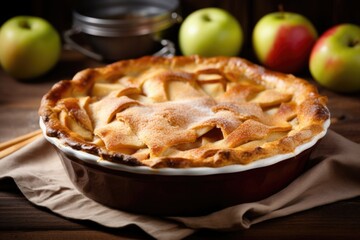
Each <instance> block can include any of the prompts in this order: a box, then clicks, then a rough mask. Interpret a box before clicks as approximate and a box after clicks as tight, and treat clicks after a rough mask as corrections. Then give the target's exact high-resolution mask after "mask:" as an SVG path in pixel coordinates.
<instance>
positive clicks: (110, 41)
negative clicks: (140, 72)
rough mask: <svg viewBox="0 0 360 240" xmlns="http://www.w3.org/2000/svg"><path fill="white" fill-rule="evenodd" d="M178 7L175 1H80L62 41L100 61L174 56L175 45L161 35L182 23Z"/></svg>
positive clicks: (176, 0)
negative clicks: (148, 56) (145, 56)
mask: <svg viewBox="0 0 360 240" xmlns="http://www.w3.org/2000/svg"><path fill="white" fill-rule="evenodd" d="M178 5H179V2H178V0H167V1H164V0H132V1H130V0H102V1H100V0H97V1H96V0H90V1H81V2H80V3H79V5H78V6H77V7H76V8H75V9H74V11H73V26H72V29H69V30H67V31H65V33H64V39H65V42H66V43H67V44H68V46H70V47H71V48H73V49H75V50H77V51H79V52H81V53H82V54H84V55H86V56H88V57H91V58H94V59H96V60H99V61H116V60H121V59H129V58H137V57H140V56H143V55H161V56H173V55H175V47H174V44H173V43H172V42H171V41H170V40H167V39H163V35H164V33H165V31H167V30H168V29H169V28H170V27H171V26H172V25H174V24H175V23H179V22H181V17H180V15H179V14H178V13H177V12H176V11H177V9H178Z"/></svg>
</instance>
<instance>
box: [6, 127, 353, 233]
mask: <svg viewBox="0 0 360 240" xmlns="http://www.w3.org/2000/svg"><path fill="white" fill-rule="evenodd" d="M359 157H360V147H359V144H356V143H354V142H351V141H349V140H347V139H346V138H344V137H342V136H340V135H339V134H337V133H335V132H333V131H331V130H330V131H329V132H328V134H327V135H326V136H325V137H324V139H322V141H321V142H320V144H319V145H318V147H317V149H316V150H315V151H314V152H313V154H312V156H311V160H310V164H311V168H309V169H308V170H307V171H306V172H305V173H304V174H302V175H301V176H300V177H298V178H297V179H296V180H295V181H293V182H292V183H291V184H290V185H289V186H287V187H286V188H285V189H283V190H282V191H280V192H278V193H276V194H274V195H273V196H271V197H269V198H266V199H264V200H261V201H258V202H252V203H245V204H240V205H237V206H233V207H229V208H226V209H223V210H221V211H217V212H214V213H212V214H210V215H206V216H201V217H172V218H159V217H152V216H145V215H137V214H132V213H127V212H124V211H119V210H114V209H110V208H107V207H105V206H103V205H101V204H99V203H96V202H94V201H92V200H91V199H89V198H87V197H85V196H83V195H82V194H81V193H80V192H78V191H77V190H76V189H75V188H74V187H73V185H72V183H71V182H70V180H69V179H68V177H67V175H66V173H65V171H64V169H63V167H62V164H61V162H60V159H59V158H58V156H57V154H56V152H55V150H54V149H53V148H52V147H51V146H50V144H49V143H47V142H46V140H45V139H44V138H40V139H38V140H37V141H35V142H33V143H31V144H29V145H28V146H26V147H24V148H22V149H21V150H19V151H17V152H15V153H13V154H11V155H9V156H8V157H6V158H3V159H1V160H0V179H1V178H4V177H11V178H13V179H14V180H15V182H16V184H17V186H18V187H19V189H20V190H21V191H22V193H23V194H24V195H25V197H26V198H27V199H28V200H29V201H31V202H33V203H34V204H36V205H39V206H43V207H46V208H48V209H50V210H51V211H53V212H55V213H57V214H60V215H62V216H64V217H67V218H72V219H79V220H91V221H94V222H97V223H99V224H101V225H104V226H107V227H112V228H119V227H124V226H127V225H134V224H135V225H137V226H138V227H140V228H141V229H143V230H144V231H145V232H147V233H148V234H149V235H151V236H153V237H154V238H156V239H182V238H184V237H186V236H188V235H190V234H192V233H194V232H195V231H196V229H203V228H209V229H217V230H239V229H246V228H249V227H250V226H251V225H252V224H256V223H259V222H262V221H265V220H268V219H271V218H276V217H280V216H285V215H289V214H292V213H295V212H299V211H303V210H306V209H310V208H313V207H316V206H319V205H323V204H328V203H332V202H336V201H339V200H343V199H348V198H352V197H356V196H360V174H359V173H360V158H359Z"/></svg>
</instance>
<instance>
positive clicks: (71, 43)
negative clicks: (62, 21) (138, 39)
mask: <svg viewBox="0 0 360 240" xmlns="http://www.w3.org/2000/svg"><path fill="white" fill-rule="evenodd" d="M80 33H81V31H78V30H74V29H69V30H67V31H65V32H64V40H65V42H66V44H67V46H68V47H70V48H72V49H74V50H77V51H79V52H80V53H82V54H84V55H85V56H87V57H90V58H93V59H95V60H98V61H104V60H105V59H104V57H103V56H102V55H101V54H98V53H95V52H93V51H91V50H89V49H86V48H84V47H82V46H81V45H80V44H78V43H77V42H76V41H75V40H74V39H73V38H72V36H74V35H76V34H80ZM154 40H155V41H158V42H159V43H160V44H161V46H162V48H161V49H160V50H159V51H157V52H155V53H154V54H153V56H164V57H173V56H175V54H176V49H175V45H174V43H173V42H172V41H170V40H168V39H154Z"/></svg>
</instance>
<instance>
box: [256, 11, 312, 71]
mask: <svg viewBox="0 0 360 240" xmlns="http://www.w3.org/2000/svg"><path fill="white" fill-rule="evenodd" d="M317 37H318V34H317V31H316V29H315V27H314V25H313V24H312V23H311V22H310V21H309V20H308V19H307V18H306V17H305V16H303V15H301V14H298V13H293V12H284V11H279V12H273V13H268V14H266V15H265V16H263V17H262V18H261V19H260V20H259V21H258V22H257V23H256V25H255V27H254V30H253V34H252V43H253V47H254V52H255V55H256V57H257V58H258V60H259V62H260V63H261V64H263V65H264V66H266V67H268V68H270V69H272V70H276V71H280V72H285V73H297V72H300V71H302V70H304V68H305V67H306V66H307V63H308V59H309V55H310V52H311V49H312V47H313V45H314V44H315V42H316V40H317Z"/></svg>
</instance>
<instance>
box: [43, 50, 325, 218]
mask: <svg viewBox="0 0 360 240" xmlns="http://www.w3.org/2000/svg"><path fill="white" fill-rule="evenodd" d="M326 102H327V99H326V97H324V96H321V95H320V94H319V93H318V91H317V89H316V87H315V86H313V85H311V84H310V83H309V82H307V81H306V80H303V79H300V78H297V77H295V76H293V75H285V74H282V73H277V72H273V71H269V70H266V69H265V68H263V67H261V66H258V65H256V64H254V63H251V62H249V61H248V60H245V59H242V58H238V57H211V58H204V57H199V56H190V57H185V56H176V57H153V56H146V57H142V58H139V59H130V60H123V61H119V62H115V63H113V64H109V65H107V66H104V67H99V68H91V69H85V70H82V71H80V72H78V73H77V74H76V75H75V76H74V77H73V79H71V80H63V81H60V82H59V83H57V84H55V85H54V86H53V87H52V89H51V90H50V91H49V92H48V93H47V94H46V95H44V97H43V99H42V102H41V106H40V109H39V115H40V125H41V127H42V129H43V130H44V135H45V137H46V138H47V139H48V140H49V141H50V142H51V143H52V144H53V145H54V146H55V148H56V149H57V150H58V152H59V153H60V156H61V158H62V160H63V163H64V166H65V168H66V169H67V171H68V173H69V176H70V178H71V179H72V181H73V182H74V183H75V185H76V186H77V187H78V188H79V189H80V190H81V191H82V192H84V193H85V194H86V195H88V196H90V197H91V198H93V199H95V200H97V201H100V202H102V203H105V204H106V205H109V206H111V207H116V208H121V209H126V210H130V211H138V212H141V213H144V212H145V213H151V214H154V213H158V214H162V215H163V214H165V215H173V214H185V215H188V214H190V215H191V214H199V213H200V214H203V213H204V212H207V211H209V210H210V209H211V210H213V209H216V208H221V207H225V206H230V205H233V204H236V203H240V202H244V201H254V200H259V199H261V198H263V197H266V196H269V195H270V194H272V193H274V192H276V191H278V190H279V189H281V188H282V187H284V186H286V184H288V183H289V182H290V181H291V180H292V179H294V178H295V177H296V176H297V175H298V174H300V172H301V171H302V169H303V167H304V164H305V162H306V160H307V158H308V156H309V154H310V152H311V150H312V149H313V147H314V146H316V143H317V142H318V141H319V140H320V139H321V138H322V137H323V136H324V135H325V134H326V131H327V128H328V127H329V115H330V114H329V111H328V109H327V107H326ZM75 169H78V171H76V170H75ZM79 169H80V170H79ZM79 171H80V172H81V174H79ZM84 172H86V174H85V175H86V179H85V180H84V179H82V180H81V181H80V180H79V179H80V177H81V176H82V178H83V176H84ZM80 175H81V176H80ZM90 175H91V176H93V177H92V178H90V177H89V176H90ZM95 176H96V177H95ZM92 179H97V181H96V182H95V181H94V180H92ZM99 179H101V181H100V182H101V184H100V183H99ZM114 179H117V180H114ZM125 179H126V180H125ZM134 179H136V180H134ZM249 179H250V180H249ZM219 180H220V181H219ZM124 181H125V182H126V184H127V185H126V186H124V185H125V183H124ZM80 182H81V183H80ZM84 182H86V184H85V185H86V186H87V187H86V188H87V189H85V187H84ZM165 182H167V183H166V184H165ZM89 183H90V184H89ZM184 183H187V184H186V186H187V187H186V189H184V187H181V185H184ZM209 183H210V184H209ZM99 184H100V185H101V187H96V186H97V185H99ZM107 184H109V186H108V188H107V187H105V186H106V185H107ZM202 184H206V191H205V192H204V189H203V190H199V189H201V188H202V187H203V185H202ZM219 184H220V185H219ZM110 185H111V186H110ZM114 185H117V186H114ZM144 185H146V188H148V187H150V190H149V192H148V193H149V194H148V195H154V193H159V194H161V192H162V193H164V192H166V193H167V195H169V196H167V197H166V198H165V200H164V201H163V203H159V199H158V197H153V200H149V199H148V200H149V201H147V204H145V205H144V203H142V205H143V206H142V207H139V204H134V202H136V201H134V199H135V198H136V199H137V198H139V199H143V197H149V196H148V195H146V192H147V191H146V190H145V186H144ZM190 185H191V186H190ZM89 186H91V187H89ZM232 187H233V188H234V189H236V188H237V189H238V190H239V191H240V193H239V192H238V193H234V189H232ZM89 189H92V190H89ZM94 189H96V190H94ZM119 189H120V190H122V191H125V192H126V193H127V195H128V196H130V197H129V198H130V199H132V200H131V201H133V202H132V203H129V202H131V201H130V200H129V199H127V200H124V196H123V195H122V197H116V196H115V197H114V196H109V195H117V194H114V191H115V192H117V191H119ZM129 189H130V190H129ZM171 189H174V190H171ZM220 189H222V190H220ZM224 189H225V190H224ZM226 189H227V190H226ZM254 189H257V190H259V191H254ZM104 191H105V192H104ZM139 191H142V193H139ZM169 191H170V192H171V193H172V194H173V193H175V192H176V193H177V194H176V196H173V197H171V196H170V194H168V193H169ZM194 191H199V194H195V195H196V196H194V197H195V198H196V199H199V201H195V202H196V203H194V201H186V199H184V198H186V197H188V196H189V195H191V194H194ZM219 191H222V193H223V196H224V197H225V198H226V196H228V199H227V200H226V199H223V198H222V199H219V197H215V195H216V193H218V192H219ZM224 191H229V192H231V194H230V193H227V192H224ZM100 192H101V194H99V193H100ZM129 192H130V193H129ZM134 192H136V194H135V195H136V196H135V195H131V194H134ZM150 192H151V193H150ZM106 194H107V195H108V196H107V197H105V195H106ZM129 194H130V195H129ZM209 194H210V195H209ZM198 195H199V196H198ZM200 195H202V196H200ZM208 197H211V198H213V199H210V198H208ZM150 198H151V197H150ZM206 198H207V202H208V203H204V201H203V200H204V199H206ZM180 200H181V201H180ZM220 201H221V203H220ZM171 204H172V205H173V207H171V206H170V207H169V206H168V205H171ZM164 205H166V206H167V207H164ZM190 205H192V206H190Z"/></svg>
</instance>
